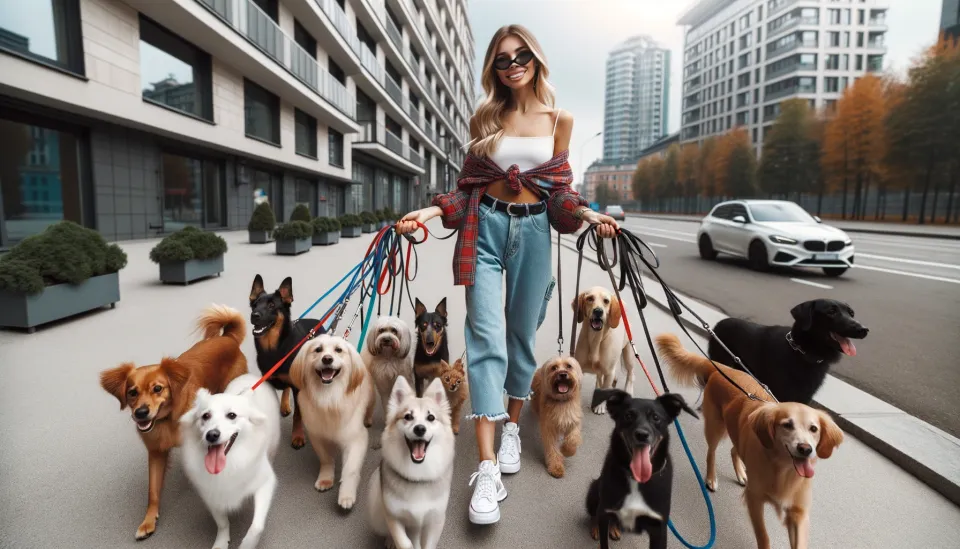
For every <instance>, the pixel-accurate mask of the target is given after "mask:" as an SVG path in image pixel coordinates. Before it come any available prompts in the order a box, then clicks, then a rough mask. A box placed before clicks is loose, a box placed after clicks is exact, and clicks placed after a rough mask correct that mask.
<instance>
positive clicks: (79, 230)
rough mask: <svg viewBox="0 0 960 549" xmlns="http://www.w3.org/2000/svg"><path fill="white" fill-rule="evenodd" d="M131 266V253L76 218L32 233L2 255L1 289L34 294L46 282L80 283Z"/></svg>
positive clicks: (15, 292) (0, 262)
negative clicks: (127, 252) (37, 232)
mask: <svg viewBox="0 0 960 549" xmlns="http://www.w3.org/2000/svg"><path fill="white" fill-rule="evenodd" d="M126 266H127V254H126V253H124V252H123V250H121V249H120V247H119V246H117V245H116V244H107V241H106V240H104V239H103V236H102V235H100V233H98V232H97V231H95V230H93V229H88V228H86V227H81V226H80V225H78V224H76V223H74V222H72V221H61V222H59V223H56V224H53V225H50V226H49V227H47V228H46V230H44V231H43V232H42V233H40V234H35V235H33V236H28V237H27V238H24V239H23V240H21V241H20V243H19V244H17V245H16V246H14V247H13V248H12V249H11V250H10V252H9V253H7V254H6V255H4V256H3V259H0V290H3V291H7V292H10V293H14V294H27V295H33V294H37V293H40V292H42V291H43V288H44V287H46V286H53V285H55V284H80V283H81V282H83V281H85V280H87V279H89V278H91V277H94V276H100V275H104V274H108V273H115V272H118V271H119V270H120V269H123V268H124V267H126Z"/></svg>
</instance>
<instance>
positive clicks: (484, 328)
mask: <svg viewBox="0 0 960 549" xmlns="http://www.w3.org/2000/svg"><path fill="white" fill-rule="evenodd" d="M548 76H549V71H548V69H547V64H546V59H545V58H544V56H543V53H542V52H541V50H540V45H539V44H538V43H537V40H536V39H535V38H534V37H533V35H532V34H530V32H529V31H528V30H527V29H526V28H524V27H522V26H520V25H508V26H505V27H502V28H500V29H499V30H498V31H497V32H496V33H495V34H494V36H493V39H492V40H491V41H490V45H489V46H488V48H487V53H486V56H485V57H484V62H483V74H482V80H483V89H484V91H486V93H487V97H486V98H485V99H484V101H483V102H482V103H481V105H480V106H479V107H478V108H477V112H476V113H475V114H474V116H473V117H472V118H471V119H470V138H471V141H470V144H469V151H468V155H467V158H466V160H465V161H464V166H463V170H462V171H461V173H460V177H459V178H458V183H457V186H458V189H457V190H456V191H454V192H452V193H449V194H446V195H441V196H437V197H436V198H434V200H433V206H431V207H429V208H424V209H422V210H417V211H414V212H410V213H409V214H407V215H405V216H404V217H403V219H402V220H401V221H400V222H399V223H397V232H398V233H400V234H405V233H409V232H413V231H415V230H416V229H417V224H416V222H420V223H425V222H427V221H428V220H430V219H432V218H434V217H437V216H442V218H443V225H444V227H446V228H448V229H459V235H458V239H457V246H456V251H455V254H454V273H453V276H454V284H457V285H462V286H466V305H467V314H466V317H467V319H466V325H465V329H464V332H465V340H466V346H467V374H468V376H469V382H470V383H469V384H470V403H471V406H472V407H473V413H472V415H471V416H469V418H471V419H474V420H475V421H476V432H477V447H478V450H479V453H480V456H479V457H480V466H479V469H478V471H477V472H476V473H474V475H473V476H472V477H471V479H470V483H471V484H475V488H474V492H473V497H472V498H471V500H470V521H471V522H473V523H474V524H493V523H495V522H497V521H499V520H500V506H499V502H500V501H502V500H503V499H504V498H505V497H507V491H506V488H505V487H504V485H503V482H501V479H500V474H501V473H517V472H519V471H520V436H519V435H520V431H519V427H518V426H517V421H518V419H519V417H520V410H521V408H522V407H523V402H524V401H525V400H527V399H528V398H529V395H530V382H531V380H532V378H533V373H534V370H535V369H536V367H537V361H536V358H535V357H534V342H535V337H536V332H537V328H538V326H539V324H540V322H542V316H543V314H544V312H545V309H546V305H547V302H548V301H549V297H550V294H551V293H552V291H553V285H554V282H553V281H552V280H551V276H550V272H551V267H550V266H551V263H550V254H551V246H550V242H551V241H550V226H551V225H552V226H553V227H554V228H555V229H556V230H557V231H558V232H560V233H572V232H575V231H576V230H577V229H579V228H580V226H581V225H582V223H583V222H584V221H586V222H587V223H599V224H600V226H599V227H598V229H597V231H598V233H599V235H600V236H603V237H612V236H614V234H615V233H616V230H617V229H618V226H617V223H616V222H615V221H614V220H613V219H612V218H610V217H607V216H603V215H600V214H598V213H596V212H594V211H592V210H590V209H589V208H587V207H586V202H585V201H584V200H583V198H582V197H581V196H580V195H579V194H577V193H576V192H575V191H573V190H572V189H571V188H570V182H571V181H572V179H573V172H572V170H571V169H570V164H569V163H567V156H568V154H569V150H568V148H569V145H570V133H571V131H572V129H573V117H572V116H570V114H569V113H567V112H564V111H561V110H559V109H554V108H553V102H554V97H553V92H552V90H551V87H550V84H549V83H548V82H547V77H548ZM504 272H506V277H507V281H506V282H507V283H506V307H505V308H504V306H503V305H502V304H503V303H504V300H503V296H502V291H501V288H502V284H503V273H504ZM504 310H505V311H506V319H505V320H504V315H503V313H504ZM504 392H506V394H507V396H508V398H509V405H508V406H507V408H506V410H504V405H503V393H504ZM504 419H506V420H507V423H506V424H505V425H504V428H503V434H502V435H501V439H500V450H499V452H498V453H496V454H495V453H494V446H493V437H494V434H495V431H496V424H495V422H497V421H501V420H504Z"/></svg>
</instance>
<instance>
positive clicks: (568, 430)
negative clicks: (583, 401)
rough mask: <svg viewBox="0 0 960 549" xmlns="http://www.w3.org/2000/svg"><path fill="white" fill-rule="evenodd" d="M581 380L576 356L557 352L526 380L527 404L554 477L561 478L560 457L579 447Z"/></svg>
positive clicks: (561, 459) (549, 469) (549, 471)
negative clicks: (538, 427)
mask: <svg viewBox="0 0 960 549" xmlns="http://www.w3.org/2000/svg"><path fill="white" fill-rule="evenodd" d="M582 380H583V371H582V370H581V369H580V364H579V363H578V362H577V359H575V358H571V357H568V356H558V357H554V358H551V359H550V360H548V361H547V362H546V363H545V364H544V365H543V366H541V367H540V368H537V371H536V372H534V374H533V382H532V383H531V384H530V389H531V390H532V391H533V397H532V398H531V402H530V405H531V406H532V408H533V413H534V414H536V415H537V416H538V418H539V420H540V438H541V440H542V441H543V454H544V458H545V461H546V463H547V472H548V473H550V475H551V476H553V477H555V478H563V475H564V473H565V468H564V465H563V458H564V457H571V456H573V455H574V454H576V453H577V448H579V447H580V443H581V438H580V426H581V424H582V422H583V411H582V410H581V408H580V384H581V381H582ZM561 440H562V442H561Z"/></svg>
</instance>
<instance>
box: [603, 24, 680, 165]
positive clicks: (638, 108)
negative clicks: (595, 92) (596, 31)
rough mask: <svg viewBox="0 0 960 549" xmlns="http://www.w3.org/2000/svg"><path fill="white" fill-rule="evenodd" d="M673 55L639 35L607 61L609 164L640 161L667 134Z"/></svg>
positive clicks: (605, 135) (605, 129) (606, 152)
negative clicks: (625, 160)
mask: <svg viewBox="0 0 960 549" xmlns="http://www.w3.org/2000/svg"><path fill="white" fill-rule="evenodd" d="M669 93H670V50H668V49H665V48H663V47H662V46H660V45H658V44H657V43H656V42H654V41H653V40H652V39H651V38H650V37H648V36H643V35H641V36H634V37H633V38H630V39H628V40H626V41H625V42H623V43H622V44H620V45H618V46H617V47H616V48H614V49H613V51H611V52H610V55H609V56H608V57H607V81H606V90H605V98H604V111H603V161H604V162H616V161H619V160H623V159H629V158H635V157H636V156H637V154H639V153H640V151H642V150H643V149H645V148H647V147H649V146H650V145H652V144H653V143H655V142H656V141H657V140H658V139H660V138H661V137H663V136H665V135H666V134H667V108H668V101H667V99H668V96H669Z"/></svg>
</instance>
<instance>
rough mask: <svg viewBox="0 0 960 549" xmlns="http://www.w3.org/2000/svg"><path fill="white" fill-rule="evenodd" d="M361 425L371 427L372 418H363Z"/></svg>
mask: <svg viewBox="0 0 960 549" xmlns="http://www.w3.org/2000/svg"><path fill="white" fill-rule="evenodd" d="M363 426H364V427H366V428H367V429H369V428H371V427H373V420H372V419H371V420H364V421H363Z"/></svg>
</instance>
